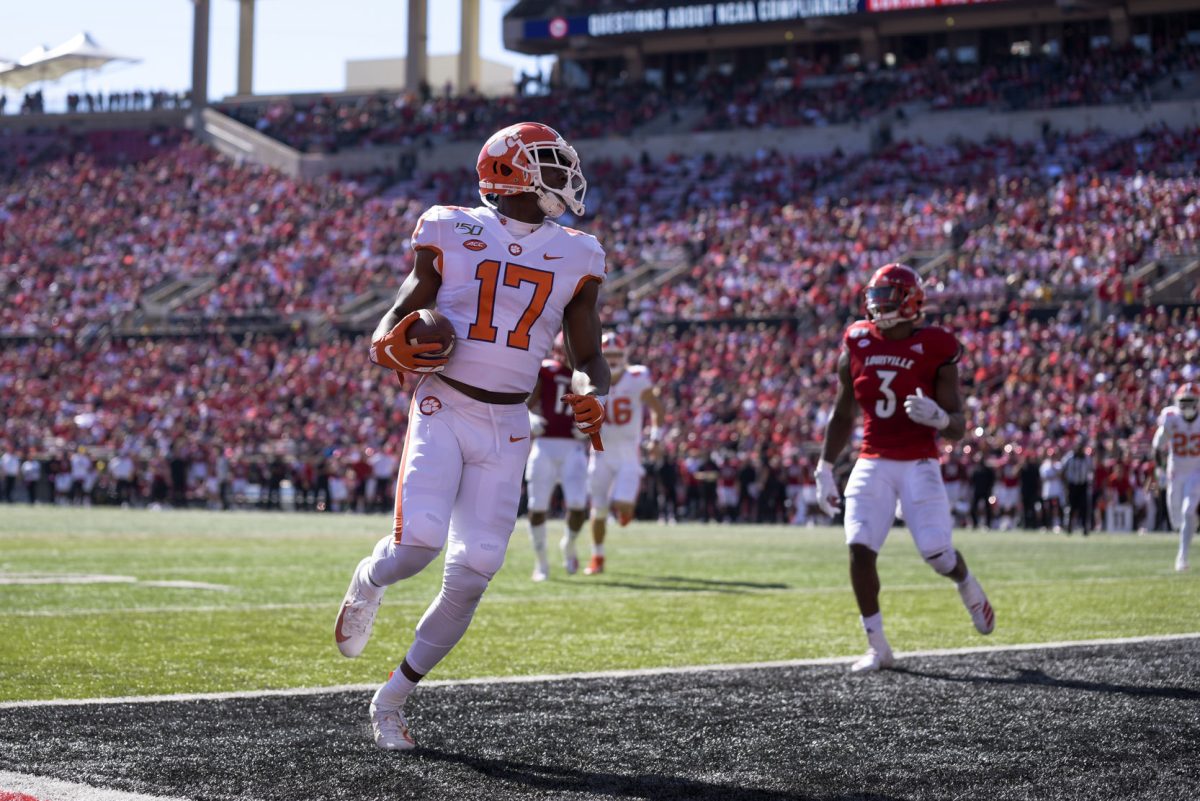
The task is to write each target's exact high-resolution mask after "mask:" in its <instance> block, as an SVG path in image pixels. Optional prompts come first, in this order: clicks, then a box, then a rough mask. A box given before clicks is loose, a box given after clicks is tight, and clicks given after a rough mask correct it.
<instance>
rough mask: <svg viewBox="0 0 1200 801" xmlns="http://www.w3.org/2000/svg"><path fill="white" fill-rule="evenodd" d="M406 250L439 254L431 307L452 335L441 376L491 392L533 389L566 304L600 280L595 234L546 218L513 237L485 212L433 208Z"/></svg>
mask: <svg viewBox="0 0 1200 801" xmlns="http://www.w3.org/2000/svg"><path fill="white" fill-rule="evenodd" d="M412 246H413V250H431V251H433V252H434V253H435V254H436V255H437V259H436V262H435V263H436V265H437V269H438V272H440V273H441V276H442V286H441V288H440V289H439V290H438V295H437V309H438V311H440V312H441V313H442V314H444V315H446V317H448V318H449V319H450V322H451V323H453V324H454V333H455V335H456V336H457V342H456V343H455V346H454V353H453V354H452V355H451V357H450V363H449V364H447V365H446V369H445V371H444V372H443V373H442V375H445V376H447V377H449V378H453V379H455V380H456V381H461V382H463V383H464V384H470V385H471V386H473V387H479V388H480V389H487V390H491V391H493V392H529V391H531V390H532V389H533V385H534V383H535V382H536V381H537V376H538V369H539V368H540V367H541V365H542V358H543V357H544V356H545V355H546V354H547V353H548V352H549V351H550V346H551V345H552V344H553V342H554V337H555V336H556V335H557V334H558V332H559V330H560V329H561V328H562V319H563V311H564V310H565V309H566V307H567V304H568V303H570V302H571V299H572V298H574V297H575V295H576V293H578V292H579V290H581V289H582V288H583V287H584V285H586V284H587V282H588V281H598V282H599V281H603V280H604V248H602V247H601V246H600V243H599V242H597V241H596V238H595V237H594V236H591V235H589V234H585V233H582V232H580V231H576V230H574V229H572V228H564V227H563V226H561V225H558V224H557V223H555V222H553V221H551V220H546V221H545V222H544V223H542V225H541V227H539V228H538V229H537V230H536V231H534V232H533V233H532V234H529V235H528V236H524V237H521V238H520V239H518V238H516V237H513V236H512V235H511V234H510V233H509V232H508V230H507V228H506V222H505V221H504V218H503V217H501V216H500V215H499V214H497V213H496V212H495V211H493V210H491V209H489V208H486V207H483V206H480V207H478V208H474V209H468V208H463V207H461V206H433V207H431V208H430V209H429V210H428V211H426V212H425V213H424V214H422V215H421V219H420V220H419V221H418V222H417V228H416V230H415V231H413V236H412Z"/></svg>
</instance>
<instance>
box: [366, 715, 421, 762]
mask: <svg viewBox="0 0 1200 801" xmlns="http://www.w3.org/2000/svg"><path fill="white" fill-rule="evenodd" d="M371 734H372V736H374V737H375V745H377V746H379V747H380V748H382V749H383V750H385V751H411V750H412V749H414V748H416V747H417V741H416V740H414V739H413V738H412V735H411V734H409V733H408V719H407V718H406V717H404V710H402V709H379V708H378V707H376V706H375V705H374V704H371Z"/></svg>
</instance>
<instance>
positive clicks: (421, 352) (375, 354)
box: [371, 311, 449, 373]
mask: <svg viewBox="0 0 1200 801" xmlns="http://www.w3.org/2000/svg"><path fill="white" fill-rule="evenodd" d="M419 316H420V312H419V311H414V312H411V313H409V314H408V316H407V317H405V318H404V319H403V320H401V321H400V322H398V323H396V327H395V328H393V329H392V330H391V331H388V332H387V333H386V334H384V335H383V336H381V337H377V338H375V339H373V340H371V361H373V362H375V364H378V365H379V366H380V367H386V368H388V369H389V370H397V371H400V370H404V371H407V372H410V373H440V372H441V371H442V370H444V369H446V362H448V361H449V359H448V358H446V357H445V356H431V355H429V354H433V353H437V352H439V351H441V349H442V346H441V345H439V344H438V343H436V342H426V343H424V344H412V343H410V342H409V341H408V329H409V327H410V326H412V324H413V323H414V322H415V321H416V319H417V318H418V317H419Z"/></svg>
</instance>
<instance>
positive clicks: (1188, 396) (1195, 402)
mask: <svg viewBox="0 0 1200 801" xmlns="http://www.w3.org/2000/svg"><path fill="white" fill-rule="evenodd" d="M1175 405H1176V406H1178V407H1179V413H1180V414H1182V415H1183V418H1184V419H1185V420H1195V419H1196V413H1197V411H1200V390H1198V389H1197V388H1196V385H1195V384H1193V383H1192V382H1191V381H1189V382H1187V383H1186V384H1184V385H1183V386H1181V387H1180V388H1179V389H1177V390H1175Z"/></svg>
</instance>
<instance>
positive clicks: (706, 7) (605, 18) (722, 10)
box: [523, 0, 1003, 39]
mask: <svg viewBox="0 0 1200 801" xmlns="http://www.w3.org/2000/svg"><path fill="white" fill-rule="evenodd" d="M991 2H1003V0H744V1H743V2H725V3H686V4H685V3H677V4H674V5H647V6H646V7H644V8H638V9H629V10H624V11H601V12H597V13H594V14H580V15H574V16H563V17H554V18H552V19H527V20H524V31H523V32H524V37H523V38H524V39H566V38H570V37H576V36H587V37H593V38H603V37H606V36H626V35H636V34H646V33H664V32H671V31H686V30H694V29H697V28H725V27H730V26H735V25H759V24H765V23H772V22H787V21H789V20H803V19H815V18H818V17H844V16H849V15H851V14H863V13H873V12H883V11H907V10H913V9H923V8H940V7H943V6H962V5H976V4H979V3H991Z"/></svg>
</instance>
